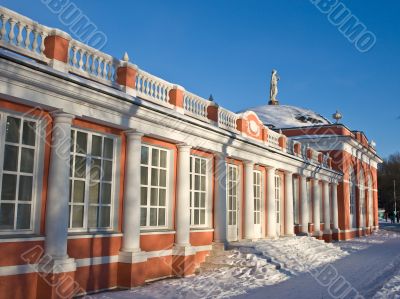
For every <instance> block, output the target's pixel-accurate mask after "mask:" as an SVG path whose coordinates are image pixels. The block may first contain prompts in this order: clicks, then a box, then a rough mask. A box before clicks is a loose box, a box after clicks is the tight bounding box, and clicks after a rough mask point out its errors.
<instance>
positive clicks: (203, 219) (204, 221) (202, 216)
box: [200, 210, 206, 224]
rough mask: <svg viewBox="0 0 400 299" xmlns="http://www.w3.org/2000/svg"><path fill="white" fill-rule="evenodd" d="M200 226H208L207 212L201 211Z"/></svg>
mask: <svg viewBox="0 0 400 299" xmlns="http://www.w3.org/2000/svg"><path fill="white" fill-rule="evenodd" d="M200 224H206V211H205V210H200Z"/></svg>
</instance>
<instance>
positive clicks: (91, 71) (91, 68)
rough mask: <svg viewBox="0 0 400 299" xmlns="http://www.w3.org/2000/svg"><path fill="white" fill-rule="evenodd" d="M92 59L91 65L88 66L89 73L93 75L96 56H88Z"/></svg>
mask: <svg viewBox="0 0 400 299" xmlns="http://www.w3.org/2000/svg"><path fill="white" fill-rule="evenodd" d="M90 56H91V57H92V63H91V64H90V73H91V74H93V75H95V73H94V71H95V69H96V60H97V56H96V55H95V54H91V55H90Z"/></svg>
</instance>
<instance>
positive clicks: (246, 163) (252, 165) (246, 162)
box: [243, 160, 254, 167]
mask: <svg viewBox="0 0 400 299" xmlns="http://www.w3.org/2000/svg"><path fill="white" fill-rule="evenodd" d="M243 164H244V166H246V167H254V162H253V161H251V160H244V161H243Z"/></svg>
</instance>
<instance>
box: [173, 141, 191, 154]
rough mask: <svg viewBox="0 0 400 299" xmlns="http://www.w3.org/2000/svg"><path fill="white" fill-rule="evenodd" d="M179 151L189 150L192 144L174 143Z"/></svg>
mask: <svg viewBox="0 0 400 299" xmlns="http://www.w3.org/2000/svg"><path fill="white" fill-rule="evenodd" d="M176 146H177V147H178V149H179V151H180V152H185V151H190V150H191V148H192V146H191V145H188V144H186V143H180V144H177V145H176Z"/></svg>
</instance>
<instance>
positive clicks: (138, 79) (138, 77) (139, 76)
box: [136, 74, 142, 92]
mask: <svg viewBox="0 0 400 299" xmlns="http://www.w3.org/2000/svg"><path fill="white" fill-rule="evenodd" d="M141 78H142V75H140V74H138V76H137V79H136V90H137V91H139V92H140V91H141V90H140V89H141V88H142V85H141Z"/></svg>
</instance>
